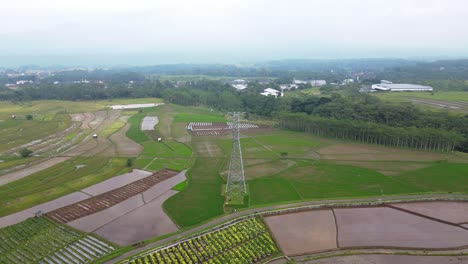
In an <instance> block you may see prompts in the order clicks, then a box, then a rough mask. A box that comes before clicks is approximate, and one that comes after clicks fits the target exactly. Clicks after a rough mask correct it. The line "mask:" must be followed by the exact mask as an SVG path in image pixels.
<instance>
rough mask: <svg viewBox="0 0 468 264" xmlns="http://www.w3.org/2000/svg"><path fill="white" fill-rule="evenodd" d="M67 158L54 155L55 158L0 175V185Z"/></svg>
mask: <svg viewBox="0 0 468 264" xmlns="http://www.w3.org/2000/svg"><path fill="white" fill-rule="evenodd" d="M68 159H70V157H55V158H52V159H49V160H46V161H44V162H41V163H39V164H36V165H33V166H30V167H28V168H25V169H22V170H19V171H15V172H12V173H9V174H5V175H3V176H0V186H1V185H5V184H7V183H9V182H12V181H16V180H19V179H22V178H24V177H27V176H29V175H31V174H33V173H36V172H38V171H41V170H44V169H47V168H49V167H51V166H54V165H56V164H58V163H60V162H64V161H66V160H68Z"/></svg>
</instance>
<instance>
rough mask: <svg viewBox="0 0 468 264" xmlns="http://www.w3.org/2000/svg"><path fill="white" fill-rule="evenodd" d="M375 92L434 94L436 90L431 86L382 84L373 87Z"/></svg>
mask: <svg viewBox="0 0 468 264" xmlns="http://www.w3.org/2000/svg"><path fill="white" fill-rule="evenodd" d="M372 90H373V91H389V92H432V91H433V90H434V89H433V88H432V87H430V86H424V85H417V84H406V83H380V84H373V85H372Z"/></svg>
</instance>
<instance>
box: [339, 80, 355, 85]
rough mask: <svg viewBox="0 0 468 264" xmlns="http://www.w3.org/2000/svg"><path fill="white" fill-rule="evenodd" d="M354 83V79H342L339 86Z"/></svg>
mask: <svg viewBox="0 0 468 264" xmlns="http://www.w3.org/2000/svg"><path fill="white" fill-rule="evenodd" d="M351 83H354V79H344V80H343V82H342V83H341V84H343V85H346V84H351Z"/></svg>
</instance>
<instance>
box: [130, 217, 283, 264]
mask: <svg viewBox="0 0 468 264" xmlns="http://www.w3.org/2000/svg"><path fill="white" fill-rule="evenodd" d="M277 252H278V249H277V247H276V245H275V243H274V241H273V239H272V238H271V237H270V234H269V233H268V231H267V229H266V228H265V226H264V224H263V223H262V222H261V220H259V219H256V218H255V219H248V220H244V221H241V222H238V223H236V224H233V225H230V226H228V227H225V228H222V229H220V230H217V231H214V232H211V233H207V234H204V235H200V236H197V237H194V238H192V239H189V240H186V241H183V242H180V243H177V244H174V245H171V246H168V247H164V248H160V249H158V250H156V251H152V252H148V253H146V254H145V255H141V256H137V257H135V258H133V259H130V260H128V261H125V262H124V263H132V264H134V263H135V264H137V263H163V264H164V263H180V264H185V263H210V264H214V263H216V264H222V263H254V262H257V261H259V260H261V259H264V258H266V257H269V256H271V255H273V254H275V253H277Z"/></svg>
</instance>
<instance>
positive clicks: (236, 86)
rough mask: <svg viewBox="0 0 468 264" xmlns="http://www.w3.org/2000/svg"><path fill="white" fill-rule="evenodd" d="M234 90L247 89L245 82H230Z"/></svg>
mask: <svg viewBox="0 0 468 264" xmlns="http://www.w3.org/2000/svg"><path fill="white" fill-rule="evenodd" d="M231 85H232V87H234V88H235V89H236V90H239V91H241V90H244V89H247V84H231Z"/></svg>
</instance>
